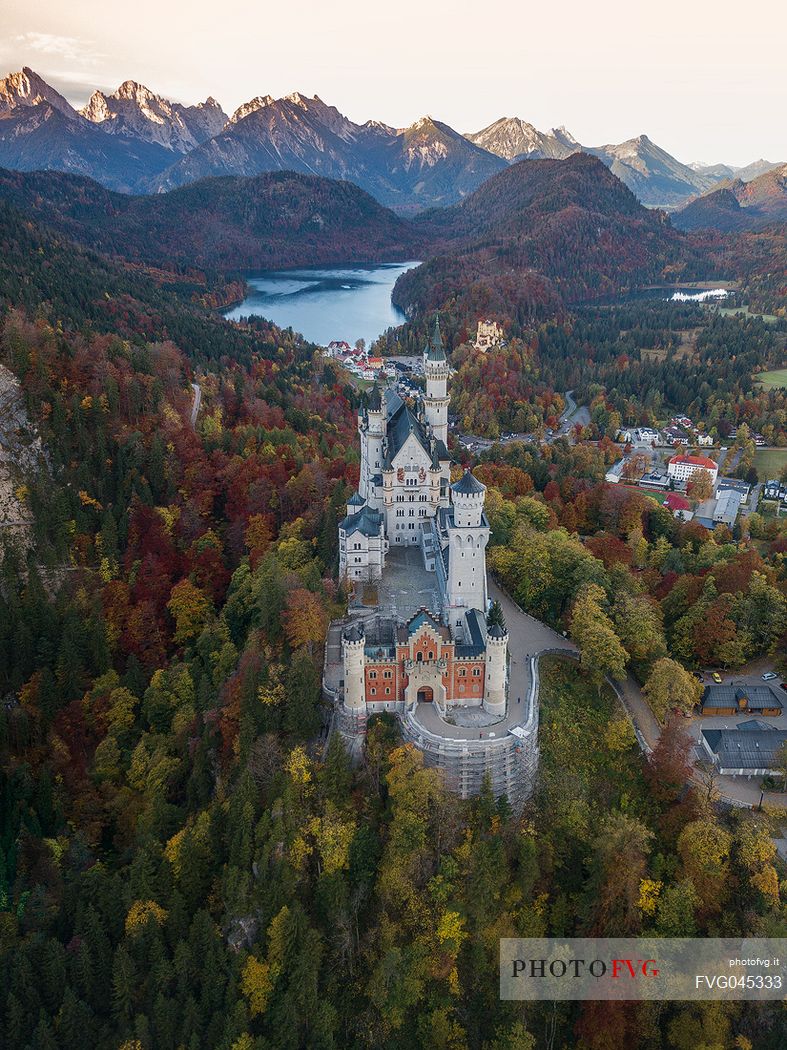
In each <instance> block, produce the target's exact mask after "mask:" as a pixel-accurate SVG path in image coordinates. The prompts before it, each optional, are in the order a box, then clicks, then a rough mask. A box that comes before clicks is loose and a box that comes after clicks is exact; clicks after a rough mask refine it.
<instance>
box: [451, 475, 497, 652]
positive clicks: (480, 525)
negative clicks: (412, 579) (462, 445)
mask: <svg viewBox="0 0 787 1050" xmlns="http://www.w3.org/2000/svg"><path fill="white" fill-rule="evenodd" d="M485 496H486V486H485V485H483V484H482V483H481V482H480V481H479V480H478V478H476V477H474V476H473V474H472V473H471V472H470V471H469V470H466V471H465V472H464V474H463V475H462V477H461V478H460V479H459V481H457V482H455V483H454V484H453V485H452V486H451V505H452V508H453V513H452V514H451V517H450V519H449V524H448V544H449V548H448V587H447V593H446V603H447V610H446V613H447V620H448V623H449V625H450V627H451V630H452V632H453V633H454V635H455V636H457V637H460V638H461V637H462V636H463V634H464V612H465V611H466V610H467V609H478V610H479V611H480V612H481V613H483V615H484V616H486V612H487V591H486V545H487V543H488V542H489V523H488V522H487V520H486V518H485V517H484V498H485Z"/></svg>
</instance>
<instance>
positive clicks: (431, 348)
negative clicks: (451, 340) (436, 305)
mask: <svg viewBox="0 0 787 1050" xmlns="http://www.w3.org/2000/svg"><path fill="white" fill-rule="evenodd" d="M426 359H427V360H428V361H435V362H439V361H445V350H444V349H443V337H442V335H441V334H440V317H439V315H438V314H436V315H435V319H434V329H433V330H432V335H431V337H430V339H429V340H428V342H427V344H426Z"/></svg>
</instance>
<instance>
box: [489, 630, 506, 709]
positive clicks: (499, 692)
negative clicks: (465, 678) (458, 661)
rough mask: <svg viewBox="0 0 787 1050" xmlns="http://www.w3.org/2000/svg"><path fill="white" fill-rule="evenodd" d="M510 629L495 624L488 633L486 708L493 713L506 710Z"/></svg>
mask: <svg viewBox="0 0 787 1050" xmlns="http://www.w3.org/2000/svg"><path fill="white" fill-rule="evenodd" d="M507 652H508V631H507V630H506V628H505V627H501V626H500V625H499V624H495V625H494V626H493V627H490V628H489V630H488V631H487V635H486V677H485V686H484V708H485V709H486V710H487V711H488V712H489V713H490V714H492V715H504V714H505V710H506V670H507V668H506V662H507V661H506V654H507Z"/></svg>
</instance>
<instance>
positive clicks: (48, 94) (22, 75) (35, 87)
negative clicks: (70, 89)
mask: <svg viewBox="0 0 787 1050" xmlns="http://www.w3.org/2000/svg"><path fill="white" fill-rule="evenodd" d="M42 103H48V104H49V105H50V106H51V107H52V108H53V109H56V110H58V112H60V113H62V114H63V116H65V117H68V118H69V120H76V119H77V113H76V110H75V109H74V107H73V106H72V105H71V104H70V103H69V102H68V101H67V100H66V99H64V98H63V96H62V95H61V94H60V92H59V91H55V89H54V88H53V87H51V86H50V85H49V84H47V82H46V81H45V80H44V79H43V78H42V77H40V76H39V75H38V73H36V72H34V70H32V69H30V67H29V66H23V67H22V69H21V70H20V71H19V72H18V73H9V74H8V76H7V77H3V78H2V79H0V110H3V109H5V110H9V109H18V108H20V107H23V106H24V107H27V106H39V105H41V104H42Z"/></svg>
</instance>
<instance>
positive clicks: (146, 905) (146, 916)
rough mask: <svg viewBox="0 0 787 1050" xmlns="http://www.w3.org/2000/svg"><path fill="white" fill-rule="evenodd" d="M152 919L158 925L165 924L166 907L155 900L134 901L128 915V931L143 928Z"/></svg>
mask: <svg viewBox="0 0 787 1050" xmlns="http://www.w3.org/2000/svg"><path fill="white" fill-rule="evenodd" d="M150 920H153V922H155V923H156V924H157V925H158V926H163V925H164V923H165V922H166V920H167V913H166V911H165V910H164V908H162V907H161V905H160V904H156V902H155V901H134V903H133V904H132V905H131V907H130V908H129V909H128V914H127V915H126V933H129V934H131V933H136V932H137V931H138V930H142V929H143V928H144V927H145V926H147V924H148V922H149V921H150Z"/></svg>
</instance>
